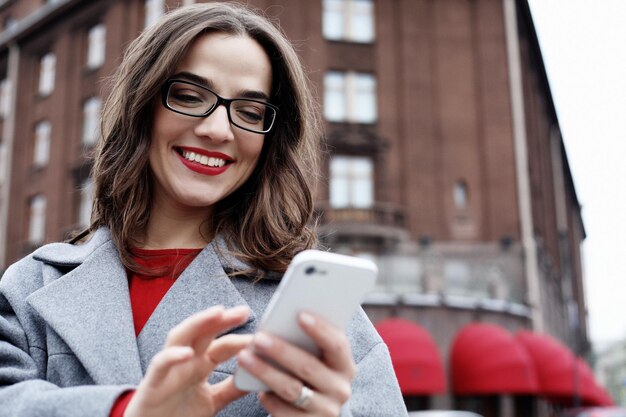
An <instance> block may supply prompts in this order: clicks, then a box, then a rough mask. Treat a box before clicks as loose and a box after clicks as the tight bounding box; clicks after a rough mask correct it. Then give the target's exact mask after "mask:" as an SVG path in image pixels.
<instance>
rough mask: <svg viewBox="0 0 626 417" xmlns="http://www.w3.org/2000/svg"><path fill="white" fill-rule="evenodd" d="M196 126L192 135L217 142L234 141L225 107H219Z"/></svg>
mask: <svg viewBox="0 0 626 417" xmlns="http://www.w3.org/2000/svg"><path fill="white" fill-rule="evenodd" d="M199 120H200V121H199V122H198V123H197V124H196V126H195V128H194V133H195V134H196V135H197V136H199V137H202V138H207V139H210V140H213V141H217V142H224V141H229V140H234V139H235V135H234V132H233V126H232V125H231V124H230V120H229V119H228V110H227V109H226V106H224V105H220V106H217V108H216V109H215V110H214V111H213V113H211V114H209V115H208V116H206V117H203V118H202V119H199Z"/></svg>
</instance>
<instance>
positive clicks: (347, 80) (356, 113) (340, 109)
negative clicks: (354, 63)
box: [324, 71, 378, 123]
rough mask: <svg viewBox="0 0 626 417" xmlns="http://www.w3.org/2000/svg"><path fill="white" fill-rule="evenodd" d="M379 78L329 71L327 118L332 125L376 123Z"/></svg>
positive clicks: (369, 75) (356, 73) (326, 89)
mask: <svg viewBox="0 0 626 417" xmlns="http://www.w3.org/2000/svg"><path fill="white" fill-rule="evenodd" d="M377 113H378V110H377V108H376V78H375V77H374V76H373V75H372V74H366V73H359V72H339V71H329V72H327V73H326V77H325V78H324V117H325V118H326V120H328V121H329V122H344V121H347V122H357V123H374V122H375V121H376V119H377V117H378V114H377Z"/></svg>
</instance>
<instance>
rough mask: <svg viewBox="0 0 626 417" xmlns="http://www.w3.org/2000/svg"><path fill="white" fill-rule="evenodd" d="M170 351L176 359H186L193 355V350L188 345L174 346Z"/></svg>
mask: <svg viewBox="0 0 626 417" xmlns="http://www.w3.org/2000/svg"><path fill="white" fill-rule="evenodd" d="M172 351H173V352H172V353H173V354H174V356H175V357H176V358H177V359H187V358H191V357H192V356H193V355H194V351H193V349H192V348H190V347H189V346H176V347H173V348H172Z"/></svg>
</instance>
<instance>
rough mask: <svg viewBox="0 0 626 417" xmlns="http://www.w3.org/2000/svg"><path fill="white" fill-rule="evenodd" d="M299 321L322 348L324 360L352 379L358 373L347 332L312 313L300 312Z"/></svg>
mask: <svg viewBox="0 0 626 417" xmlns="http://www.w3.org/2000/svg"><path fill="white" fill-rule="evenodd" d="M298 321H299V323H300V327H302V330H304V331H305V333H306V334H308V335H309V336H311V338H312V339H313V341H314V342H315V343H316V344H317V345H318V346H319V347H320V349H321V350H322V357H323V360H324V362H325V363H326V364H328V366H330V367H331V368H333V369H335V370H337V371H339V372H341V373H342V374H344V375H346V376H348V378H349V379H350V380H352V378H354V375H355V373H356V365H355V364H354V359H353V358H352V351H351V349H350V343H349V342H348V338H347V337H346V335H345V333H344V332H342V331H341V330H339V329H337V328H336V327H335V326H333V325H332V324H330V323H329V322H327V321H326V320H324V319H322V318H321V317H319V316H316V315H313V314H311V313H300V315H299V316H298Z"/></svg>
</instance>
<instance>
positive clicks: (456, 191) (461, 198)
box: [452, 180, 469, 210]
mask: <svg viewBox="0 0 626 417" xmlns="http://www.w3.org/2000/svg"><path fill="white" fill-rule="evenodd" d="M468 198H469V197H468V192H467V184H466V183H465V181H463V180H458V181H457V182H456V183H455V184H454V188H453V189H452V199H453V200H454V206H455V207H456V208H457V209H459V210H463V209H466V208H467V201H468Z"/></svg>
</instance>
